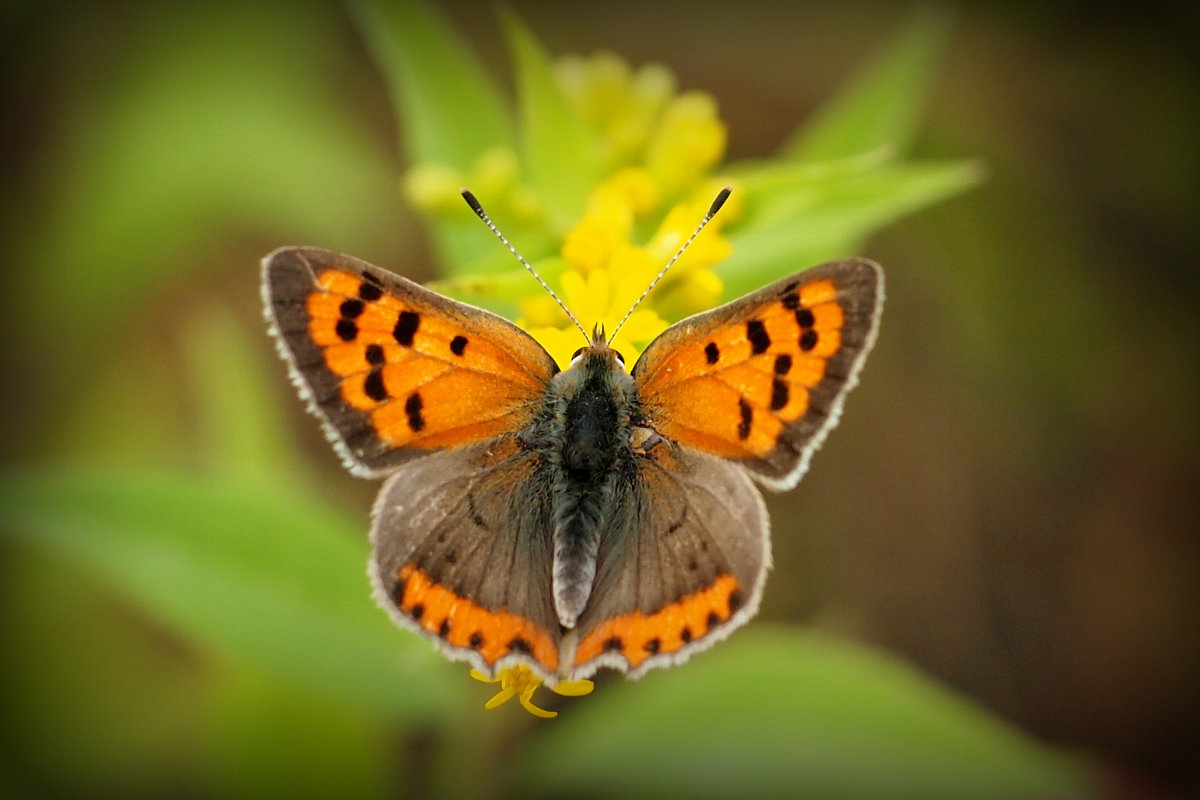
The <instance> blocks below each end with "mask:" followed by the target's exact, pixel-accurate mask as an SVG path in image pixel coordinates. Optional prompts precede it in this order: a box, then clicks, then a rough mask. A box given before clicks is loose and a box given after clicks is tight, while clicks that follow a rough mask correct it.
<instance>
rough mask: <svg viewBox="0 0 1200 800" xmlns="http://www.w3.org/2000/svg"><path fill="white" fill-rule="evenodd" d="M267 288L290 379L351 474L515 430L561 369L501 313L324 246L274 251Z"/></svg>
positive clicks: (266, 268) (380, 470) (266, 269)
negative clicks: (298, 389) (445, 294)
mask: <svg viewBox="0 0 1200 800" xmlns="http://www.w3.org/2000/svg"><path fill="white" fill-rule="evenodd" d="M263 287H264V295H265V296H264V300H265V303H266V310H267V315H268V317H269V318H270V319H271V321H272V322H273V329H274V331H275V333H276V336H277V337H278V339H279V341H280V343H281V350H282V351H283V353H284V355H285V356H286V357H287V359H288V361H289V364H290V365H291V368H292V375H293V380H294V381H295V382H296V383H297V385H298V386H299V387H300V389H301V392H302V394H304V395H305V396H306V398H307V399H308V400H309V401H310V406H311V408H312V410H313V411H314V412H315V413H316V414H317V415H318V416H319V417H320V418H321V419H322V421H323V422H324V423H325V424H326V426H327V432H328V433H329V436H330V439H331V441H333V442H334V444H335V446H336V447H337V448H338V450H339V452H340V453H341V455H342V457H343V460H345V461H346V464H347V466H348V467H349V468H350V469H351V470H352V471H354V472H355V473H356V474H360V475H367V476H375V475H382V474H384V473H386V472H387V471H389V469H390V468H392V467H394V466H396V465H398V464H401V463H403V462H405V461H407V460H408V459H410V458H412V457H413V456H415V455H420V454H422V453H427V452H429V451H432V450H436V449H439V448H444V447H455V446H459V445H463V444H467V443H470V442H476V441H482V440H485V439H490V438H492V437H495V436H498V435H500V434H503V433H506V432H510V431H513V430H517V429H519V428H521V427H522V426H523V425H524V424H525V423H526V422H527V421H528V420H529V418H530V416H531V415H532V413H533V412H534V410H536V408H537V407H538V404H539V403H540V402H541V400H542V398H543V396H544V394H545V391H546V386H547V384H548V383H549V380H550V378H551V377H552V376H553V375H554V374H555V373H556V372H557V371H558V367H557V366H556V365H555V363H554V361H553V359H552V358H551V357H550V356H549V354H547V353H546V351H545V350H544V349H543V348H542V347H541V346H540V345H539V344H538V343H537V342H536V341H534V339H533V338H532V337H530V336H529V335H528V334H526V333H525V332H523V331H522V330H520V329H519V328H517V327H516V326H515V325H513V324H512V323H510V322H508V321H507V320H505V319H503V318H501V317H498V316H496V315H495V314H491V313H490V312H487V311H484V310H482V309H478V308H474V307H472V306H468V305H466V304H464V303H459V302H456V301H453V300H450V299H449V298H446V297H443V296H442V295H439V294H437V293H435V292H432V291H430V290H428V289H425V288H423V287H421V286H419V285H417V284H415V283H413V282H412V281H409V280H406V279H404V278H401V277H399V276H397V275H394V274H392V273H390V272H388V271H386V270H383V269H380V268H378V267H375V266H372V265H370V264H368V263H366V262H364V261H360V260H359V259H356V258H352V257H350V256H346V255H341V254H338V253H334V252H332V251H329V250H321V249H318V248H308V247H292V248H283V249H280V250H276V251H275V252H274V253H271V254H270V255H269V256H267V257H266V258H265V259H264V260H263Z"/></svg>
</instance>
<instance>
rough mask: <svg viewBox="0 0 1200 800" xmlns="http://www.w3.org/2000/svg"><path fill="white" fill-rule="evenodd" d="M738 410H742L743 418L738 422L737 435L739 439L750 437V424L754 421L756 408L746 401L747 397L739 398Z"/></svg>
mask: <svg viewBox="0 0 1200 800" xmlns="http://www.w3.org/2000/svg"><path fill="white" fill-rule="evenodd" d="M738 411H740V412H741V415H742V417H741V420H740V421H739V422H738V429H737V435H738V438H739V439H748V438H750V424H751V423H752V422H753V421H754V409H753V408H751V407H750V404H749V403H747V402H746V398H744V397H739V398H738Z"/></svg>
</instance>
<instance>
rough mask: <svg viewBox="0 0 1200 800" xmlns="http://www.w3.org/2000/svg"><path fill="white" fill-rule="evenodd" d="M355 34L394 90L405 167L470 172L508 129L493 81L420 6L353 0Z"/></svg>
mask: <svg viewBox="0 0 1200 800" xmlns="http://www.w3.org/2000/svg"><path fill="white" fill-rule="evenodd" d="M351 8H352V9H353V10H354V11H355V18H356V19H357V21H358V25H359V28H360V29H361V30H362V31H363V34H364V35H365V36H366V39H367V43H368V45H369V46H370V48H371V52H372V53H373V54H374V56H375V61H376V63H377V64H378V65H379V68H380V69H381V70H382V71H383V74H384V76H385V77H386V78H387V81H388V85H389V86H390V87H391V91H392V106H393V110H394V111H395V112H396V120H397V125H398V127H399V128H400V129H401V130H402V131H404V142H405V155H406V156H407V158H408V159H409V160H410V161H416V162H434V163H438V164H444V165H446V166H449V167H453V168H454V169H457V170H461V171H462V172H464V173H466V172H468V171H469V170H470V169H471V168H472V167H473V166H474V165H475V162H476V160H477V159H478V158H479V157H480V156H482V155H483V154H484V153H485V152H486V151H487V150H489V149H491V148H493V147H508V148H510V149H511V148H512V147H513V146H514V144H513V134H512V124H511V122H510V120H509V118H508V114H507V111H506V109H505V107H504V102H503V100H502V99H501V96H500V93H499V91H498V90H497V89H496V88H495V87H494V86H493V84H492V80H491V75H490V74H489V73H488V71H487V70H486V69H484V67H483V66H482V65H481V64H480V63H479V61H478V59H477V58H476V57H475V54H474V52H472V51H471V49H470V48H468V47H467V46H466V45H465V44H464V43H463V42H462V40H461V39H460V38H459V37H458V36H457V35H456V34H455V33H454V31H453V29H452V28H451V27H450V26H449V25H448V24H447V23H446V22H445V20H444V19H442V17H441V16H440V15H439V14H438V13H437V12H435V11H434V9H432V8H431V7H429V6H427V5H426V4H424V3H422V2H419V0H356V2H354V3H352V4H351Z"/></svg>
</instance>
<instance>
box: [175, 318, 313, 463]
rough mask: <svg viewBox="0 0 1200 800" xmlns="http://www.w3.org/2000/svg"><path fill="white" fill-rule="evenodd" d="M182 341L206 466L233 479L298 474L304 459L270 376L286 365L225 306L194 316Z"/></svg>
mask: <svg viewBox="0 0 1200 800" xmlns="http://www.w3.org/2000/svg"><path fill="white" fill-rule="evenodd" d="M263 327H264V332H263V333H261V334H260V335H264V336H265V326H263ZM183 342H184V346H185V348H186V350H187V357H188V366H189V370H188V373H189V374H190V375H192V376H193V384H194V388H195V395H196V402H197V405H198V407H199V412H200V413H199V419H198V420H197V421H196V425H195V428H196V429H197V430H196V431H195V434H196V438H197V440H198V441H199V442H200V444H201V456H202V457H203V458H204V459H205V460H206V461H207V466H208V467H210V468H211V470H212V471H213V472H214V473H216V474H218V475H221V476H223V477H225V478H229V479H233V480H251V481H258V480H263V479H266V478H273V479H279V480H283V481H297V480H300V479H301V478H302V476H303V473H302V472H301V470H300V469H298V468H297V467H298V465H300V464H302V463H303V459H302V458H300V455H299V454H298V453H297V452H296V451H295V449H294V448H293V447H292V438H291V436H290V435H289V433H288V431H287V429H286V427H285V426H284V425H283V424H282V420H283V419H284V416H283V415H282V414H280V413H279V407H278V398H277V397H276V395H277V394H278V393H277V392H273V391H272V388H273V386H274V385H275V383H274V382H273V381H269V380H267V376H268V375H272V372H271V370H276V371H277V372H278V373H279V374H282V372H283V365H282V364H281V363H279V362H278V361H276V363H274V364H266V363H263V362H262V360H261V359H259V358H258V357H257V355H258V354H257V353H256V352H255V351H254V350H252V349H251V348H250V345H249V342H247V341H246V332H245V331H243V330H242V329H241V327H240V326H239V325H238V323H237V320H236V319H235V318H234V316H233V314H232V313H231V312H230V310H229V309H228V308H226V307H224V306H217V305H214V306H212V307H210V308H209V309H207V310H206V311H205V312H204V313H202V314H200V315H198V316H197V317H196V318H195V319H194V320H192V321H191V324H190V326H189V330H188V332H187V335H186V336H185V337H184V339H183Z"/></svg>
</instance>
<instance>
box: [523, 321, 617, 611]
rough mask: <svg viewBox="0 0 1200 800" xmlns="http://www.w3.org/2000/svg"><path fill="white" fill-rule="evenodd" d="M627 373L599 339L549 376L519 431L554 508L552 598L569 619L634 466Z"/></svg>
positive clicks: (588, 586) (579, 604)
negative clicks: (539, 402) (538, 406)
mask: <svg viewBox="0 0 1200 800" xmlns="http://www.w3.org/2000/svg"><path fill="white" fill-rule="evenodd" d="M635 404H636V393H635V390H634V384H633V379H632V378H630V376H629V373H628V372H626V371H625V368H624V365H623V364H622V363H621V362H620V361H619V360H618V356H617V354H616V351H614V350H612V349H610V348H609V347H608V346H607V345H606V344H604V343H603V340H599V341H598V342H596V343H594V344H593V346H591V347H588V348H585V349H584V350H583V351H582V353H581V354H580V355H579V356H578V357H577V358H576V359H575V361H574V363H573V364H572V366H571V368H570V369H568V370H566V371H565V372H562V373H559V374H558V375H556V376H554V378H553V380H552V382H551V384H550V388H549V391H548V392H547V393H546V399H545V402H544V405H543V408H542V411H541V413H540V414H539V415H538V419H537V421H536V422H535V423H534V424H533V425H531V426H530V427H529V428H528V429H526V431H524V432H523V434H522V437H521V438H522V440H523V441H524V442H525V443H526V446H528V447H532V448H533V449H535V450H537V451H539V453H540V455H541V456H542V458H543V459H544V463H545V465H546V473H547V475H548V477H549V484H550V486H549V488H550V490H551V497H552V500H551V503H552V507H553V510H554V531H553V537H554V548H553V549H554V571H553V583H554V600H555V608H556V610H557V612H558V617H559V621H560V622H561V623H562V625H563V627H566V628H571V627H574V625H575V621H576V620H577V619H578V617H579V615H580V614H581V613H582V612H583V609H584V607H585V606H586V605H587V601H588V598H589V597H590V595H591V591H592V583H593V581H594V579H595V574H596V558H597V553H598V551H599V547H600V541H601V538H602V535H603V533H604V531H605V530H607V529H609V528H610V527H611V523H612V520H611V519H609V516H610V515H611V514H612V512H613V510H614V509H616V508H619V507H620V506H619V504H617V503H615V502H613V501H614V499H615V496H616V495H617V493H618V492H619V491H620V487H621V485H622V481H623V480H627V479H628V475H629V474H630V472H631V471H632V469H633V461H634V459H635V458H636V454H635V453H634V450H633V448H632V446H631V443H630V442H631V426H630V417H631V413H632V410H633V408H634V406H635Z"/></svg>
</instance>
